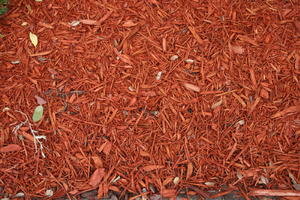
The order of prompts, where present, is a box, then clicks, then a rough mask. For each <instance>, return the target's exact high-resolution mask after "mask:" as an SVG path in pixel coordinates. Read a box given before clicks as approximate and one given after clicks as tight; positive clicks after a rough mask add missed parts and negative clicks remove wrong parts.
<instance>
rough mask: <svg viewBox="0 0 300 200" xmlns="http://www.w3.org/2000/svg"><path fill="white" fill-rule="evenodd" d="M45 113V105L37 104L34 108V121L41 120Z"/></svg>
mask: <svg viewBox="0 0 300 200" xmlns="http://www.w3.org/2000/svg"><path fill="white" fill-rule="evenodd" d="M43 113H44V107H43V106H42V105H39V106H37V107H36V108H35V109H34V113H33V116H32V120H33V122H38V121H40V120H41V119H42V117H43Z"/></svg>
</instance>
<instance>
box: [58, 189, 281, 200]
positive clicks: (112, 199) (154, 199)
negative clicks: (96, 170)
mask: <svg viewBox="0 0 300 200" xmlns="http://www.w3.org/2000/svg"><path fill="white" fill-rule="evenodd" d="M209 193H210V194H211V195H214V194H215V192H214V191H212V192H209ZM97 194H98V192H97V190H92V191H89V192H86V193H83V194H81V195H80V196H79V197H77V198H75V197H74V199H73V200H98V198H97ZM132 197H133V196H132V195H129V194H126V195H125V196H124V197H122V198H119V197H118V195H117V194H114V193H109V194H108V196H107V197H105V198H102V199H101V200H119V199H122V200H128V199H131V198H132ZM147 199H150V200H169V198H164V197H162V196H161V195H159V194H153V195H151V196H147V198H146V197H137V198H135V200H147ZM55 200H69V198H68V197H67V196H64V197H61V198H58V199H55ZM176 200H245V198H243V197H241V196H240V195H239V193H238V192H232V193H229V194H227V195H224V196H222V197H217V198H203V197H201V196H199V195H194V196H188V195H186V194H180V195H178V196H177V197H176ZM251 200H280V198H279V197H251Z"/></svg>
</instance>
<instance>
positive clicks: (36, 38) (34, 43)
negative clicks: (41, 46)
mask: <svg viewBox="0 0 300 200" xmlns="http://www.w3.org/2000/svg"><path fill="white" fill-rule="evenodd" d="M29 38H30V41H31V43H32V44H33V46H34V47H36V46H37V45H38V37H37V36H36V35H35V34H33V33H31V32H30V33H29Z"/></svg>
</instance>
